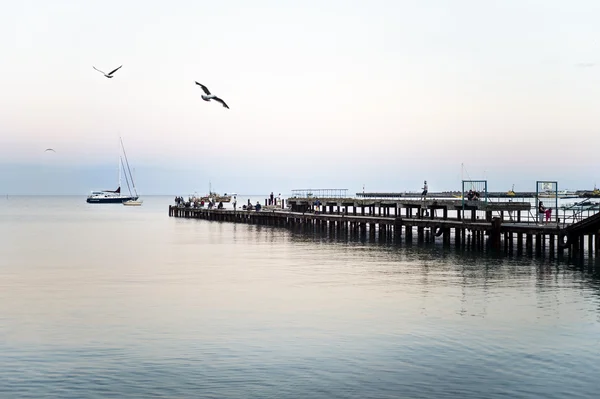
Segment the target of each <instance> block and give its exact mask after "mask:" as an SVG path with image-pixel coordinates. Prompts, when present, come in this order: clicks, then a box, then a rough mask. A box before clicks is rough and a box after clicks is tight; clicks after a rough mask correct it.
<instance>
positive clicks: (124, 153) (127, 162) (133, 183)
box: [119, 137, 138, 197]
mask: <svg viewBox="0 0 600 399" xmlns="http://www.w3.org/2000/svg"><path fill="white" fill-rule="evenodd" d="M119 140H121V148H122V149H123V155H125V163H126V164H127V170H128V171H129V177H130V178H131V185H132V186H133V192H134V193H135V195H136V197H137V195H138V193H137V190H136V189H135V182H134V181H133V175H132V174H131V169H130V168H129V161H128V160H127V153H126V152H125V146H124V145H123V139H122V138H121V137H119ZM125 177H127V176H125Z"/></svg>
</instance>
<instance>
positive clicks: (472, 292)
mask: <svg viewBox="0 0 600 399" xmlns="http://www.w3.org/2000/svg"><path fill="white" fill-rule="evenodd" d="M257 199H259V200H261V202H262V199H261V198H257ZM172 200H173V198H172V197H145V198H144V205H143V206H142V207H139V208H135V207H124V206H122V205H88V204H86V203H85V197H9V198H8V199H6V198H0V398H36V399H39V398H361V399H362V398H436V399H439V398H507V397H509V398H592V397H598V396H597V395H598V394H599V392H600V378H599V376H600V277H599V275H598V273H599V272H598V269H597V268H595V267H591V266H583V267H580V266H572V265H569V264H566V263H562V264H561V263H549V262H547V261H546V262H544V261H536V260H533V259H529V258H526V257H524V258H510V259H508V258H507V259H498V258H492V257H485V256H475V255H473V254H466V255H460V254H457V253H455V252H453V251H452V250H444V249H443V248H440V247H437V246H417V245H412V246H407V245H405V244H402V245H400V246H399V247H393V246H384V245H373V244H368V243H361V242H340V241H332V240H329V239H327V238H324V237H321V236H307V235H301V234H298V233H292V232H290V231H287V230H285V229H281V228H271V227H263V226H247V225H241V224H240V225H234V224H226V223H217V222H207V221H200V220H184V219H175V218H169V217H168V212H167V207H168V205H169V204H170V203H171V202H172ZM245 201H246V199H245V198H243V196H242V197H240V198H239V203H240V204H241V203H244V202H245ZM255 201H256V199H253V202H255Z"/></svg>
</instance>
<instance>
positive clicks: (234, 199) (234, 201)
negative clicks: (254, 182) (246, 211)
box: [232, 195, 237, 211]
mask: <svg viewBox="0 0 600 399" xmlns="http://www.w3.org/2000/svg"><path fill="white" fill-rule="evenodd" d="M232 203H233V210H234V211H235V208H236V206H237V200H236V197H235V195H234V196H233V202H232Z"/></svg>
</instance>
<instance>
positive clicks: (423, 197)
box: [421, 180, 428, 200]
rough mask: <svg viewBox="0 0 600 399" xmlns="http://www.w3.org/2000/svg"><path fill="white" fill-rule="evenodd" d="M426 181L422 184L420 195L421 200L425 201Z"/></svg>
mask: <svg viewBox="0 0 600 399" xmlns="http://www.w3.org/2000/svg"><path fill="white" fill-rule="evenodd" d="M427 191H428V190H427V180H425V181H424V182H423V192H422V193H421V199H422V200H425V199H426V198H427Z"/></svg>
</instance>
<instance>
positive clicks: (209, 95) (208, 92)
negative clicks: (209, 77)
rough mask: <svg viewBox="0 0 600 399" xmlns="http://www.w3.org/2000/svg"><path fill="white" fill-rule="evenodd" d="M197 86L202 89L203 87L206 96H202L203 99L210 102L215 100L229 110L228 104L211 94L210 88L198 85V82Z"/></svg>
mask: <svg viewBox="0 0 600 399" xmlns="http://www.w3.org/2000/svg"><path fill="white" fill-rule="evenodd" d="M196 84H197V85H198V86H200V87H202V90H204V92H205V93H206V94H202V99H203V100H204V101H210V100H215V101H218V102H220V103H221V104H223V106H224V107H225V108H227V109H229V106H228V105H227V104H225V101H223V100H221V99H220V98H219V97H217V96H215V95H214V94H211V93H210V91H209V90H208V87H206V86H204V85H203V84H202V83H198V82H196Z"/></svg>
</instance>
